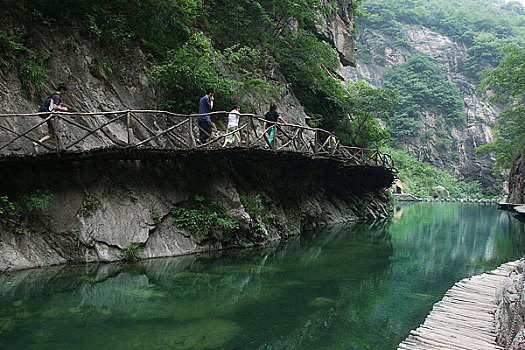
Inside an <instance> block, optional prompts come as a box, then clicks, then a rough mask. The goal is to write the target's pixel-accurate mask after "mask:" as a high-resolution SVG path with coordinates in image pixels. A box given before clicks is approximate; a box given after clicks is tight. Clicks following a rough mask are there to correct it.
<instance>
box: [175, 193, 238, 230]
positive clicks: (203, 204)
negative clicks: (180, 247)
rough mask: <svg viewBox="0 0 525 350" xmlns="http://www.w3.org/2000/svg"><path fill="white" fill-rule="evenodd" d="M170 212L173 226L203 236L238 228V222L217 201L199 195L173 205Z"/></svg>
mask: <svg viewBox="0 0 525 350" xmlns="http://www.w3.org/2000/svg"><path fill="white" fill-rule="evenodd" d="M171 214H172V215H173V219H172V221H173V224H174V225H175V226H177V227H180V228H184V229H187V230H189V231H192V232H195V233H197V234H199V235H203V236H213V237H218V236H219V233H220V232H223V233H230V232H234V231H236V230H238V229H239V224H238V223H237V222H236V221H235V220H232V219H231V218H229V217H228V215H227V214H226V212H225V211H224V208H223V207H222V206H221V205H220V204H219V203H217V202H210V201H206V200H205V199H204V198H203V197H200V196H196V197H195V199H194V200H193V201H189V202H186V203H183V204H180V205H177V206H175V207H174V208H173V209H172V210H171Z"/></svg>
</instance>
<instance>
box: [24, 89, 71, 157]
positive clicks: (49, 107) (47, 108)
mask: <svg viewBox="0 0 525 350" xmlns="http://www.w3.org/2000/svg"><path fill="white" fill-rule="evenodd" d="M67 90H68V88H67V85H66V84H59V85H58V87H57V88H56V91H55V92H54V93H53V94H52V95H51V96H49V97H48V98H47V100H46V101H44V103H42V106H40V110H39V112H51V113H53V112H55V111H60V112H67V107H66V106H63V105H62V96H65V95H66V94H67ZM40 117H41V118H44V119H45V118H47V117H49V114H42V115H41V116H40ZM47 131H48V134H46V135H44V136H43V137H42V138H41V139H40V140H38V142H39V143H43V142H47V141H49V140H51V139H53V138H55V137H56V130H55V124H54V121H53V120H51V119H48V120H47ZM33 149H34V150H35V153H38V143H36V142H33Z"/></svg>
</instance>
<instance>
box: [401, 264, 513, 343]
mask: <svg viewBox="0 0 525 350" xmlns="http://www.w3.org/2000/svg"><path fill="white" fill-rule="evenodd" d="M517 264H518V261H515V262H510V263H507V264H503V265H501V266H500V267H499V268H497V269H495V270H493V271H490V272H487V273H484V274H482V275H479V276H474V277H472V278H465V279H463V280H461V281H459V282H457V283H456V284H455V285H454V286H453V287H452V288H451V289H449V290H448V291H447V292H446V294H445V296H444V297H443V299H442V300H441V301H439V302H437V303H436V304H434V306H433V308H432V311H431V312H430V314H429V315H428V316H427V318H426V319H425V322H424V323H423V324H422V325H421V326H419V327H418V328H417V329H416V330H412V331H410V334H409V336H408V337H407V338H406V339H405V340H404V341H403V342H401V343H400V344H399V346H398V350H399V349H400V350H433V349H440V350H445V349H447V350H485V349H486V350H504V349H503V347H501V346H499V345H498V344H497V343H496V334H495V329H494V314H495V311H496V300H495V299H496V289H497V288H498V287H499V286H500V285H501V284H502V282H503V280H504V279H505V278H506V277H508V276H509V274H510V271H511V270H512V269H513V268H514V267H515V266H516V265H517Z"/></svg>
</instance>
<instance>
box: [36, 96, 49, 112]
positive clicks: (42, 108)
mask: <svg viewBox="0 0 525 350" xmlns="http://www.w3.org/2000/svg"><path fill="white" fill-rule="evenodd" d="M50 104H51V98H49V97H48V98H46V99H45V100H44V101H43V102H42V104H41V105H40V109H39V110H38V111H39V112H49V105H50Z"/></svg>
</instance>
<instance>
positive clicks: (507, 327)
mask: <svg viewBox="0 0 525 350" xmlns="http://www.w3.org/2000/svg"><path fill="white" fill-rule="evenodd" d="M497 303H498V309H497V311H496V314H495V319H496V335H497V340H498V344H500V345H501V346H503V347H504V348H505V349H508V350H520V349H524V348H525V318H524V315H525V279H524V275H523V260H522V261H521V263H520V265H519V266H518V267H517V268H515V269H514V271H513V272H512V273H511V274H510V276H509V277H508V278H507V279H505V282H504V283H503V285H502V286H501V287H500V288H499V289H498V292H497Z"/></svg>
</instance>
